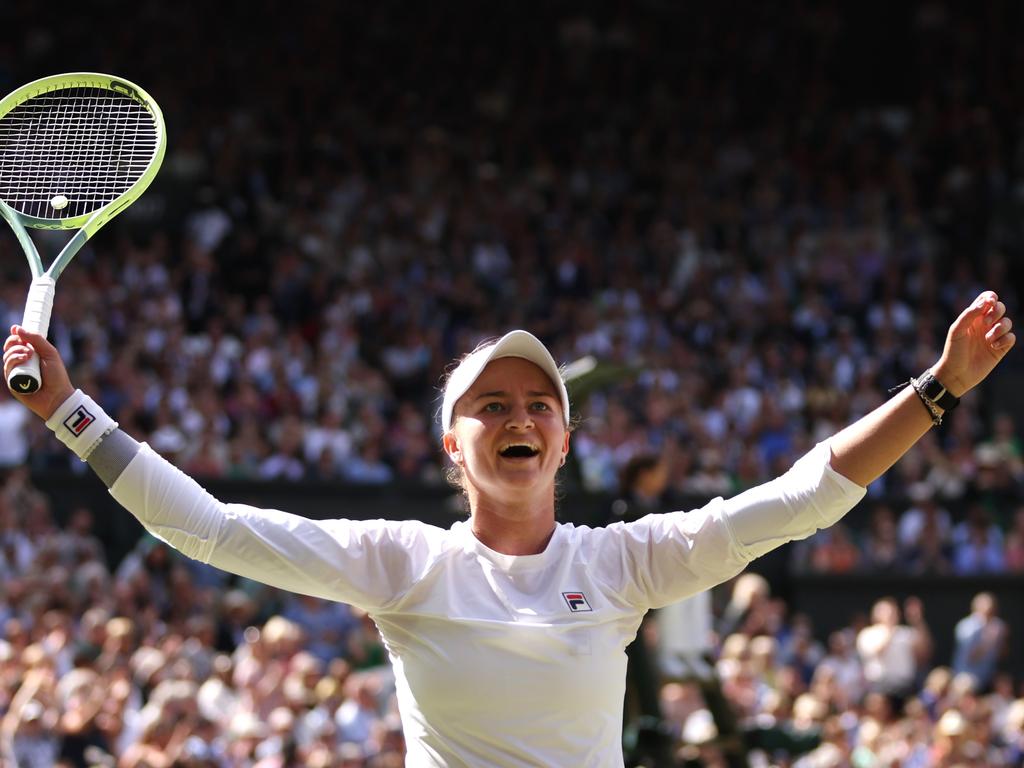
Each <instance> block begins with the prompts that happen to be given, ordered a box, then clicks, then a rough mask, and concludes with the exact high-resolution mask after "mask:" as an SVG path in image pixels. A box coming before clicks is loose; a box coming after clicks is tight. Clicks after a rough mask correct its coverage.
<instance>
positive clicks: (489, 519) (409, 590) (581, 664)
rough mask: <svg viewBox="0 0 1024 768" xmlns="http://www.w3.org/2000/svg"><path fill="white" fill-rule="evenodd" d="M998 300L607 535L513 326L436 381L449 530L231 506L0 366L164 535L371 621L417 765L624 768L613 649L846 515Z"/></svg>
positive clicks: (10, 353)
mask: <svg viewBox="0 0 1024 768" xmlns="http://www.w3.org/2000/svg"><path fill="white" fill-rule="evenodd" d="M1005 312H1006V308H1005V306H1004V305H1003V303H1002V302H1000V301H999V300H998V298H997V296H996V295H995V294H994V293H992V292H986V293H983V294H981V295H980V296H979V297H978V298H977V299H976V300H975V301H974V302H973V303H972V304H971V306H970V307H968V308H967V309H965V310H964V312H963V313H962V314H961V315H960V316H959V317H958V318H957V319H956V321H955V322H954V323H953V325H952V326H951V327H950V330H949V333H948V335H947V338H946V344H945V348H944V350H943V353H942V356H941V358H940V359H939V361H938V362H937V363H936V364H935V366H933V367H932V368H931V370H930V371H927V372H926V373H925V374H923V375H922V376H921V378H920V379H914V380H912V386H910V387H907V388H905V389H903V390H902V391H901V392H899V393H898V394H897V395H896V396H895V397H893V398H892V399H891V400H889V401H888V402H887V403H885V404H884V405H882V406H880V407H879V408H878V409H877V410H875V411H873V412H872V413H870V414H868V415H867V416H865V417H863V418H862V419H860V420H859V421H857V422H856V423H854V424H853V425H851V426H849V427H847V428H846V429H844V430H842V431H841V432H839V433H838V434H836V435H835V436H833V437H832V438H831V439H830V440H827V441H825V442H823V443H821V444H819V445H818V446H816V447H815V448H814V449H813V450H811V451H810V452H809V453H808V454H807V455H805V456H804V457H803V458H801V459H800V460H799V461H797V462H796V464H794V466H793V467H792V468H791V469H790V470H789V471H788V472H786V473H785V474H784V475H782V476H781V477H779V478H777V479H775V480H773V481H771V482H768V483H766V484H764V485H761V486H759V487H756V488H753V489H751V490H749V491H746V492H744V493H742V494H741V495H739V496H737V497H735V498H732V499H729V500H725V499H722V498H717V499H714V500H712V501H711V502H709V503H708V504H707V505H706V506H705V507H703V508H702V509H699V510H696V511H693V512H672V513H667V514H653V515H648V516H646V517H643V518H641V519H640V520H637V521H634V522H629V523H616V524H613V525H610V526H608V527H607V528H601V529H590V528H587V527H577V526H573V525H570V524H559V523H556V521H555V478H556V475H557V473H558V468H559V467H560V466H561V465H562V464H563V463H564V461H565V457H566V455H567V454H568V451H569V443H570V439H569V432H570V430H569V424H570V420H569V398H568V395H567V393H566V388H565V385H564V383H563V382H562V379H561V377H560V375H559V370H558V367H557V365H556V364H555V361H554V360H553V359H552V357H551V355H550V353H549V352H548V351H547V349H546V348H545V347H544V346H543V344H541V342H540V341H538V340H537V339H536V338H535V337H533V336H531V335H530V334H528V333H526V332H525V331H512V332H511V333H508V334H506V335H505V336H503V337H502V338H501V339H499V340H498V341H496V342H493V343H490V344H487V345H485V346H483V347H480V348H478V349H477V350H476V351H474V352H473V353H471V354H470V355H468V356H467V357H465V358H464V359H463V360H462V361H461V363H460V364H459V365H458V367H457V368H456V369H455V370H454V371H453V372H452V374H451V376H450V377H449V379H448V382H447V384H446V387H445V392H444V401H443V407H442V428H443V435H444V436H443V440H444V450H445V452H446V453H447V455H448V457H449V458H450V459H451V461H452V464H453V468H454V469H455V471H456V472H457V476H458V481H459V483H460V484H461V487H462V489H463V490H464V492H465V494H466V497H467V499H468V501H469V507H470V516H469V519H468V520H465V521H460V522H457V523H455V524H454V525H453V526H452V527H451V528H450V529H448V530H443V529H441V528H436V527H433V526H429V525H425V524H423V523H420V522H417V521H388V520H375V521H352V520H344V519H338V520H325V521H314V520H308V519H306V518H303V517H298V516H295V515H290V514H286V513H284V512H280V511H277V510H265V509H256V508H254V507H251V506H247V505H242V504H225V503H222V502H220V501H218V500H217V499H215V498H214V497H212V496H211V495H210V494H208V493H207V492H206V491H204V490H203V489H202V488H201V487H200V486H199V485H198V484H197V483H195V482H194V481H193V480H192V479H191V478H189V477H187V476H186V475H184V474H183V473H181V472H180V471H178V470H177V469H175V468H174V467H172V466H171V465H170V464H169V463H167V462H166V461H164V460H163V459H162V458H160V457H159V456H158V455H156V454H155V453H154V452H153V451H152V450H151V449H150V448H149V447H148V446H147V445H145V444H139V443H137V442H136V441H135V440H133V439H132V438H131V437H129V436H128V435H126V434H125V433H123V432H122V431H120V430H118V429H117V424H116V422H114V421H113V420H112V419H111V418H110V417H109V416H108V415H106V414H105V413H104V412H103V411H102V409H100V408H99V406H97V405H96V403H95V402H94V401H93V400H92V399H91V398H89V397H88V396H87V395H86V394H84V393H83V392H81V391H79V390H75V389H74V388H73V387H72V385H71V383H70V381H69V379H68V375H67V372H66V370H65V368H64V365H63V363H62V361H61V359H60V357H59V355H58V353H57V351H56V350H55V349H54V347H53V346H52V345H50V344H49V343H48V342H47V341H46V340H45V339H44V338H42V337H40V336H38V335H34V334H31V333H28V332H27V331H26V330H24V329H23V328H21V327H19V326H15V327H14V328H12V330H11V335H10V337H9V338H8V339H7V341H6V344H5V346H4V370H5V373H7V372H9V371H10V370H11V369H13V368H14V367H16V366H18V365H21V364H23V363H25V362H26V361H27V360H28V359H29V358H30V357H31V356H32V355H33V354H38V355H39V357H40V363H41V366H42V370H43V380H44V382H45V384H44V386H43V387H42V388H41V389H40V390H39V391H38V392H36V393H35V394H33V395H30V396H25V397H19V399H20V400H21V401H22V402H23V403H25V405H26V406H27V407H28V408H29V409H30V410H32V411H33V412H34V413H35V414H36V415H38V416H40V417H41V418H43V419H46V422H47V425H48V426H49V427H50V428H51V429H52V430H54V432H55V433H56V435H57V436H58V438H60V439H61V440H62V441H63V442H64V443H66V444H67V445H68V447H69V448H71V449H72V450H73V451H75V452H76V454H77V455H78V456H79V457H80V458H82V459H83V460H86V461H88V462H89V464H90V466H91V467H92V468H93V469H94V471H95V472H96V473H97V474H98V475H99V476H100V477H101V478H102V479H103V480H104V482H105V483H106V484H107V485H108V487H109V488H110V492H111V494H112V495H113V496H114V498H115V499H117V500H118V501H119V502H120V503H121V504H122V505H123V506H124V507H125V508H127V509H128V510H129V511H130V512H131V513H132V514H134V515H135V516H136V517H137V518H138V519H139V520H140V521H141V522H142V524H143V525H144V526H145V527H146V528H147V529H148V530H149V531H151V532H152V533H153V534H154V535H156V536H157V537H159V538H161V539H163V540H164V541H166V542H168V543H169V544H171V545H172V546H174V547H176V548H177V549H179V550H181V551H182V552H183V553H185V554H186V555H188V556H189V557H193V558H196V559H198V560H201V561H203V562H207V563H211V564H213V565H215V566H217V567H219V568H222V569H224V570H226V571H230V572H232V573H237V574H240V575H243V576H246V577H249V578H252V579H257V580H260V581H263V582H265V583H267V584H270V585H273V586H276V587H279V588H282V589H287V590H291V591H294V592H300V593H305V594H310V595H315V596H317V597H321V598H326V599H331V600H338V601H343V602H347V603H351V604H353V605H355V606H357V607H358V608H360V609H362V610H365V611H367V612H368V613H369V614H370V615H371V616H372V617H373V619H374V621H375V622H376V623H377V626H378V627H379V629H380V631H381V634H382V636H383V638H384V640H385V643H386V645H387V650H388V654H389V656H390V659H391V662H392V664H393V666H394V670H395V674H396V677H397V689H398V698H399V706H400V709H401V714H402V719H403V727H404V730H405V736H406V741H407V749H408V752H407V764H408V765H410V766H537V765H544V766H566V767H567V768H577V767H578V766H622V765H623V760H622V750H621V742H620V735H621V725H622V702H623V690H624V679H625V668H626V657H625V654H624V648H625V647H626V645H627V644H628V643H629V641H630V640H632V639H633V637H634V635H635V634H636V630H637V627H638V626H639V624H640V620H641V618H642V617H643V615H644V613H645V612H646V611H647V610H648V609H650V608H655V607H660V606H663V605H667V604H669V603H672V602H676V601H678V600H681V599H683V598H685V597H687V596H689V595H692V594H694V593H695V592H698V591H700V590H704V589H708V588H709V587H711V586H713V585H715V584H718V583H720V582H722V581H725V580H726V579H729V578H731V577H732V576H734V575H736V574H737V573H739V572H740V571H742V570H743V568H744V567H745V566H746V564H747V563H749V562H750V561H751V560H753V559H754V558H756V557H758V556H759V555H762V554H764V553H765V552H768V551H769V550H771V549H773V548H775V547H777V546H779V545H781V544H783V543H785V542H787V541H791V540H793V539H800V538H805V537H807V536H810V535H811V534H813V533H814V532H815V531H816V530H818V529H820V528H823V527H825V526H828V525H831V524H832V523H834V522H836V521H837V520H838V519H839V518H841V517H842V516H843V515H844V514H845V513H846V512H847V511H848V510H849V509H850V508H851V507H853V506H854V504H856V503H857V502H858V501H859V500H860V499H861V497H862V496H863V494H864V486H866V485H867V484H868V483H870V482H871V481H872V480H874V479H875V478H876V477H878V476H879V475H880V474H882V473H883V472H885V471H886V470H887V469H888V468H889V467H890V466H892V464H893V463H894V462H895V461H896V460H897V459H899V457H900V456H901V455H903V453H904V452H905V451H906V450H907V449H908V448H909V447H910V446H911V445H913V444H914V442H915V441H916V440H917V439H918V438H920V437H921V435H923V434H924V433H925V432H927V430H928V429H929V428H930V427H931V426H932V425H933V424H936V423H939V422H941V419H942V415H943V412H944V409H948V408H951V407H954V406H955V405H956V403H957V402H958V398H959V397H960V396H962V395H963V394H965V393H966V392H967V391H968V390H970V389H971V388H972V387H974V386H975V385H977V384H978V383H979V382H980V381H981V380H982V379H984V378H985V377H986V376H987V375H988V374H989V373H990V372H991V370H992V369H993V368H994V367H995V365H996V364H997V363H998V362H999V361H1000V360H1001V359H1002V358H1003V356H1004V355H1005V354H1006V353H1007V352H1008V351H1009V350H1010V348H1011V347H1012V346H1013V344H1014V341H1015V337H1014V335H1013V333H1011V330H1010V329H1011V321H1010V319H1009V318H1008V317H1006V316H1005Z"/></svg>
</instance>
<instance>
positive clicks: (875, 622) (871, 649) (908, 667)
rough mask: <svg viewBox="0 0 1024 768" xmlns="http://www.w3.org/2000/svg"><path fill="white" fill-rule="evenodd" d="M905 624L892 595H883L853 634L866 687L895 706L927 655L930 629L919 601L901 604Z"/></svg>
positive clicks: (913, 681) (920, 669)
mask: <svg viewBox="0 0 1024 768" xmlns="http://www.w3.org/2000/svg"><path fill="white" fill-rule="evenodd" d="M904 610H905V613H906V618H907V622H908V623H907V624H901V623H900V608H899V604H898V603H897V602H896V600H895V599H893V598H891V597H887V598H883V599H882V600H879V601H878V602H876V603H875V605H874V607H873V608H872V609H871V624H870V625H869V626H867V627H865V628H864V629H862V630H861V631H860V633H859V634H858V635H857V653H858V654H859V655H860V658H861V663H862V664H863V666H864V679H865V681H866V682H867V686H868V690H869V691H875V692H879V693H884V694H886V695H887V696H889V697H890V698H891V700H892V701H893V702H894V704H895V705H896V706H897V708H899V707H901V706H902V703H903V700H904V699H905V698H906V697H907V696H908V695H910V693H911V692H912V691H913V688H914V685H915V684H916V683H917V678H918V675H920V674H921V673H923V671H924V669H925V666H924V665H925V664H926V662H927V660H928V658H929V657H930V655H931V633H930V632H929V631H928V627H927V625H926V624H925V623H924V615H923V608H922V606H921V603H920V601H918V600H914V599H908V600H907V601H906V603H905V604H904Z"/></svg>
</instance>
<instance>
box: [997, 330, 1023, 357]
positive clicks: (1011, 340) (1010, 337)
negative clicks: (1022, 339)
mask: <svg viewBox="0 0 1024 768" xmlns="http://www.w3.org/2000/svg"><path fill="white" fill-rule="evenodd" d="M1016 343H1017V335H1016V334H1014V333H1008V334H1006V335H1005V336H1000V337H999V338H998V339H996V340H995V342H993V344H992V349H994V350H995V351H996V352H999V353H1000V354H1006V353H1007V352H1009V351H1010V350H1011V349H1012V348H1013V345H1014V344H1016Z"/></svg>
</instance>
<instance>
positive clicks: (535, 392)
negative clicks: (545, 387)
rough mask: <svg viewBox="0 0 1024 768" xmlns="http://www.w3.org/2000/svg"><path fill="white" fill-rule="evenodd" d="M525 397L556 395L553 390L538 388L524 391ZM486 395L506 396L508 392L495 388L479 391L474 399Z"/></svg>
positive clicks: (480, 398)
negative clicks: (545, 390) (546, 390)
mask: <svg viewBox="0 0 1024 768" xmlns="http://www.w3.org/2000/svg"><path fill="white" fill-rule="evenodd" d="M526 396H527V397H550V398H551V399H552V400H557V399H558V397H557V396H556V395H555V394H554V393H553V392H542V391H540V390H531V391H529V392H527V393H526ZM486 397H508V392H505V391H504V390H501V389H497V390H494V391H493V392H481V393H480V394H479V395H477V396H476V397H474V398H473V399H474V400H482V399H484V398H486Z"/></svg>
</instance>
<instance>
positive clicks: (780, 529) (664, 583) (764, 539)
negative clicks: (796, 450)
mask: <svg viewBox="0 0 1024 768" xmlns="http://www.w3.org/2000/svg"><path fill="white" fill-rule="evenodd" d="M830 458H831V449H830V447H829V445H828V443H827V442H825V443H819V444H818V445H817V446H815V447H814V448H813V449H812V450H811V451H810V452H808V453H807V454H806V455H805V456H804V457H802V458H801V459H800V460H799V461H797V462H796V463H795V464H794V465H793V467H792V468H791V469H790V470H789V471H788V472H786V473H785V474H784V475H781V476H780V477H778V478H776V479H775V480H772V481H770V482H768V483H765V484H763V485H760V486H757V487H756V488H751V489H750V490H748V491H745V492H743V493H741V494H739V495H737V496H734V497H733V498H731V499H723V498H721V497H719V498H716V499H712V500H711V501H710V502H708V503H707V504H706V505H705V506H704V507H702V508H700V509H698V510H695V511H692V512H669V513H667V514H656V515H647V516H646V517H643V518H641V519H640V520H637V521H636V522H633V523H616V524H614V525H611V526H608V528H606V529H604V533H603V534H601V535H599V536H597V537H595V541H596V542H597V544H596V546H597V552H596V553H595V555H596V557H597V572H598V573H600V574H601V577H602V578H604V579H605V580H606V583H607V586H608V588H609V589H612V590H614V591H615V592H616V593H618V594H620V595H621V596H622V597H623V599H625V600H627V601H629V602H630V603H632V604H634V605H640V606H644V607H647V608H659V607H661V606H664V605H668V604H669V603H672V602H675V601H677V600H682V599H683V598H685V597H688V596H690V595H692V594H694V593H696V592H700V591H701V590H704V589H708V588H710V587H713V586H714V585H715V584H719V583H721V582H723V581H725V580H727V579H730V578H732V577H733V576H735V575H736V574H738V573H739V572H740V571H742V570H743V569H744V568H745V567H746V566H747V564H748V563H749V562H750V561H751V560H754V559H755V558H757V557H760V556H761V555H763V554H765V553H767V552H770V551H771V550H773V549H775V548H776V547H778V546H780V545H782V544H785V543H786V542H789V541H794V540H797V539H804V538H807V537H808V536H810V535H811V534H813V533H814V532H816V531H818V530H819V529H821V528H825V527H827V526H830V525H832V524H833V523H835V522H836V521H837V520H839V519H840V518H841V517H842V516H843V515H844V514H846V512H848V511H849V510H850V509H852V508H853V507H854V506H855V505H856V504H857V502H859V501H860V500H861V499H862V498H863V497H864V494H865V489H864V488H863V487H861V486H859V485H857V484H856V483H854V482H852V481H851V480H849V479H847V478H846V477H844V476H843V475H841V474H839V473H838V472H836V471H835V470H833V469H832V467H831V466H830V464H829V461H830Z"/></svg>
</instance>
